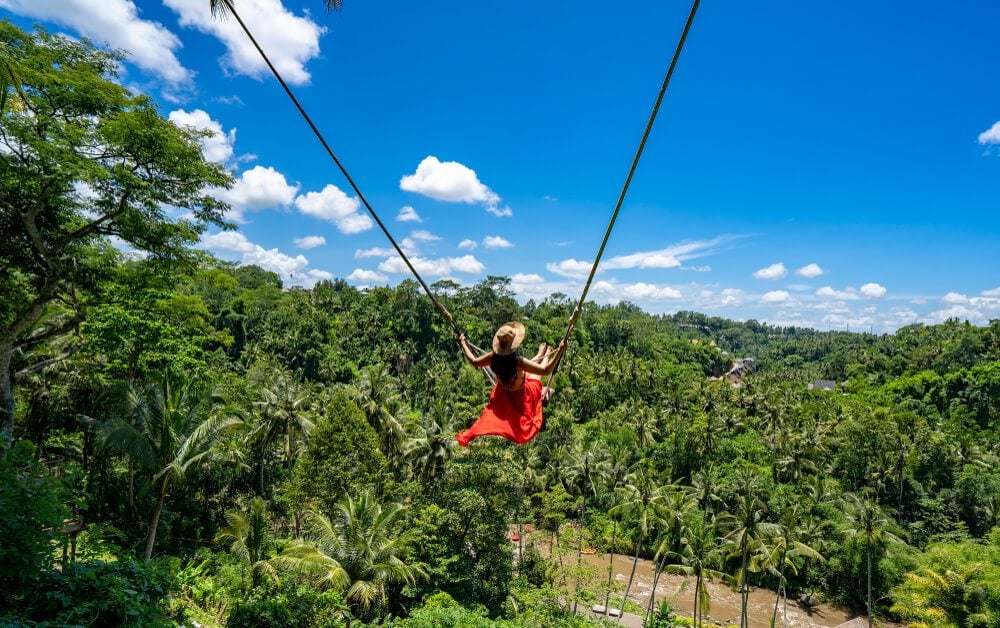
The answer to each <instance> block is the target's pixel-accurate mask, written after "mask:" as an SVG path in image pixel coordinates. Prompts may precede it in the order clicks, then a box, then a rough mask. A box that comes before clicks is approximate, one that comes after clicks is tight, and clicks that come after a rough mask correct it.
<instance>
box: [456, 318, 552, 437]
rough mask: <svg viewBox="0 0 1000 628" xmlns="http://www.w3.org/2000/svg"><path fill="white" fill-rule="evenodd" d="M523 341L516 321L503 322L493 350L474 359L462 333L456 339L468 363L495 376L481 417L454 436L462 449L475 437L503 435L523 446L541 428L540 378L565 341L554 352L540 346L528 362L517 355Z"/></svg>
mask: <svg viewBox="0 0 1000 628" xmlns="http://www.w3.org/2000/svg"><path fill="white" fill-rule="evenodd" d="M523 340H524V325H522V324H521V323H518V322H516V321H515V322H510V323H504V324H503V325H502V326H501V327H500V329H498V330H497V333H496V334H494V335H493V351H490V352H489V353H487V354H485V355H482V356H479V357H476V355H475V353H474V352H473V350H472V347H470V346H469V343H468V341H466V339H465V334H462V335H461V336H460V337H459V339H458V341H459V344H460V345H461V346H462V352H463V353H465V357H466V359H467V360H468V361H469V363H470V364H472V366H475V367H476V368H486V367H487V366H488V367H490V369H492V370H493V373H494V374H495V375H496V376H497V383H496V385H495V386H494V387H493V391H492V392H491V393H490V401H489V403H487V404H486V409H484V410H483V414H482V416H480V417H479V418H478V419H477V420H476V422H475V423H473V424H472V427H470V428H469V429H467V430H465V431H464V432H459V433H458V434H457V435H456V436H455V440H457V441H458V444H459V445H461V446H462V447H465V446H467V445H468V444H469V443H470V442H472V439H474V438H476V437H477V436H486V435H494V436H503V437H504V438H506V439H507V440H512V441H514V442H515V443H518V444H519V445H523V444H525V443H527V442H528V441H530V440H531V439H532V438H534V437H535V436H536V435H537V434H538V431H539V430H540V429H542V401H543V390H542V377H543V376H545V375H548V374H549V373H551V372H552V370H553V369H554V368H555V366H556V363H557V362H558V361H559V358H560V357H561V356H562V353H563V352H564V351H565V350H566V341H565V340H563V341H562V342H560V343H559V348H558V349H557V350H556V351H553V350H552V348H551V347H548V346H547V345H546V344H545V343H542V345H541V346H540V347H538V353H537V354H536V355H535V357H533V358H532V359H530V360H529V359H527V358H524V357H521V356H520V355H518V353H517V349H518V347H520V346H521V342H522V341H523Z"/></svg>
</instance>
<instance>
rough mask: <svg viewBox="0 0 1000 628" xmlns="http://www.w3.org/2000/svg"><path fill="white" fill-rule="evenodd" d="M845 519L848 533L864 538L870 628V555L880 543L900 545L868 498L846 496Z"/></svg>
mask: <svg viewBox="0 0 1000 628" xmlns="http://www.w3.org/2000/svg"><path fill="white" fill-rule="evenodd" d="M847 505H848V511H847V518H848V520H849V521H850V523H851V527H850V528H849V529H848V532H849V533H851V534H852V535H858V536H862V537H864V540H865V565H866V572H867V579H866V583H865V607H866V608H867V609H868V628H872V614H873V613H874V612H875V611H874V604H873V603H872V553H873V552H874V549H875V546H876V545H879V544H882V543H902V542H903V541H902V540H900V539H899V537H897V536H896V535H895V534H893V533H892V532H890V531H889V529H888V528H889V525H890V520H889V518H888V517H887V516H886V514H885V512H883V510H882V508H881V507H879V505H878V504H877V503H875V500H874V499H872V498H871V497H870V496H862V497H858V496H857V495H854V494H853V493H849V494H848V495H847Z"/></svg>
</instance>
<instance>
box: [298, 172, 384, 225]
mask: <svg viewBox="0 0 1000 628" xmlns="http://www.w3.org/2000/svg"><path fill="white" fill-rule="evenodd" d="M295 206H296V207H297V208H298V209H299V211H300V212H302V213H303V214H306V215H307V216H312V217H314V218H319V219H321V220H326V221H327V222H331V223H333V224H334V225H336V226H337V231H340V232H341V233H347V234H351V233H360V232H362V231H367V230H368V229H371V228H372V225H373V224H374V223H372V219H371V218H369V217H368V216H366V215H365V214H361V213H359V212H358V208H359V207H361V201H359V200H358V199H356V198H354V197H352V196H348V195H347V194H345V193H344V192H343V190H341V189H340V188H338V187H337V186H335V185H333V184H332V183H331V184H328V185H327V186H326V187H325V188H323V189H322V190H321V191H319V192H309V193H307V194H303V195H301V196H299V197H298V198H296V199H295Z"/></svg>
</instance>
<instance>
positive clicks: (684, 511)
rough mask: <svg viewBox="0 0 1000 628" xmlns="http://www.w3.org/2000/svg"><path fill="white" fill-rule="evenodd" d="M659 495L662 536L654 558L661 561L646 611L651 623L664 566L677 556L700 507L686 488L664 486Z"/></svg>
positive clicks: (655, 571)
mask: <svg viewBox="0 0 1000 628" xmlns="http://www.w3.org/2000/svg"><path fill="white" fill-rule="evenodd" d="M659 495H660V500H661V513H660V521H659V523H660V524H661V528H662V534H661V536H660V539H659V543H658V544H657V546H656V553H655V554H654V556H653V560H654V561H656V559H659V561H657V562H656V569H655V570H654V571H653V590H652V592H651V594H650V596H649V607H648V608H647V609H646V621H649V616H650V615H651V614H652V612H653V609H654V608H656V585H657V584H658V583H659V581H660V575H661V574H662V573H663V566H664V565H665V564H666V561H667V558H668V557H671V556H676V555H677V550H678V549H679V548H680V545H681V541H682V539H683V535H684V530H685V528H686V527H687V519H688V516H689V515H690V514H691V511H693V510H695V509H697V507H698V499H697V498H696V497H695V495H694V493H693V491H692V490H691V489H689V488H686V487H681V486H678V485H676V484H671V485H669V486H664V487H661V488H660V490H659Z"/></svg>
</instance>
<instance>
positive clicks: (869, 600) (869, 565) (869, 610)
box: [865, 540, 872, 628]
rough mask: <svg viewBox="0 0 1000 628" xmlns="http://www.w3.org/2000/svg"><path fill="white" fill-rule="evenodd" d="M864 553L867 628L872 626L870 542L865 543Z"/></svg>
mask: <svg viewBox="0 0 1000 628" xmlns="http://www.w3.org/2000/svg"><path fill="white" fill-rule="evenodd" d="M865 554H867V556H868V628H872V544H871V541H870V540H869V541H868V542H867V543H865Z"/></svg>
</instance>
